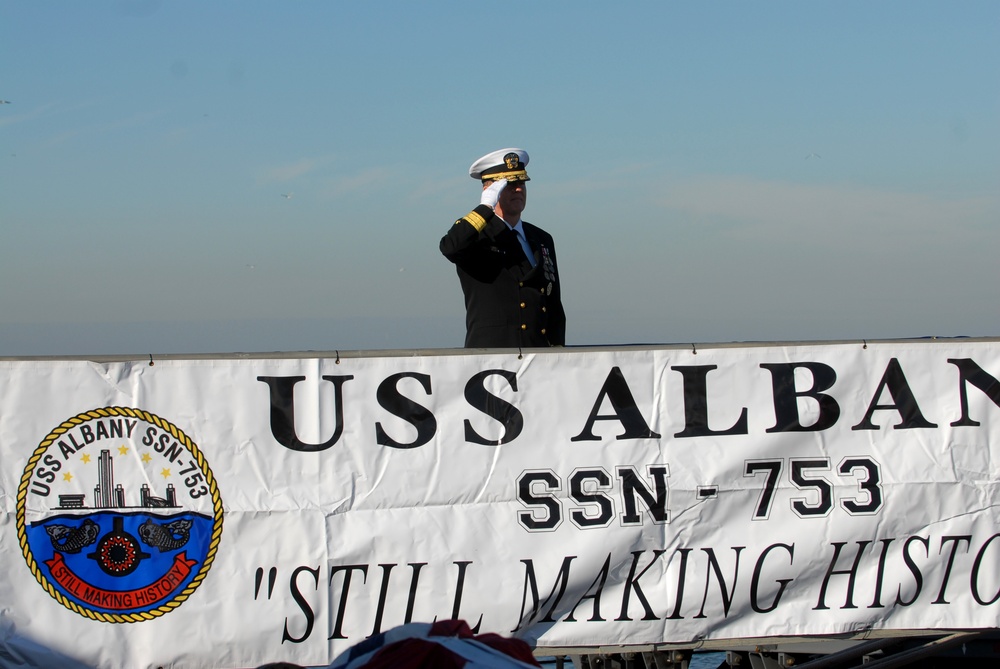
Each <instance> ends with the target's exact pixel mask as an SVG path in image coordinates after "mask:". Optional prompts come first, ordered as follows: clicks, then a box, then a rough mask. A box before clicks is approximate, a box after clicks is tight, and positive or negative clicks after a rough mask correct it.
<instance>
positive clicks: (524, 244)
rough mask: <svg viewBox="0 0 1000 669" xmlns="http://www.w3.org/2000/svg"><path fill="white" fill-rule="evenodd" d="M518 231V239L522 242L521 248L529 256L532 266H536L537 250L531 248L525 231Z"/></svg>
mask: <svg viewBox="0 0 1000 669" xmlns="http://www.w3.org/2000/svg"><path fill="white" fill-rule="evenodd" d="M516 232H517V241H519V242H521V248H522V249H524V255H526V256H528V262H530V263H531V266H532V267H534V266H535V252H534V251H532V250H531V245H530V244H528V240H527V239H525V237H524V233H522V232H520V231H516Z"/></svg>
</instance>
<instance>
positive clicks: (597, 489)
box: [569, 467, 615, 529]
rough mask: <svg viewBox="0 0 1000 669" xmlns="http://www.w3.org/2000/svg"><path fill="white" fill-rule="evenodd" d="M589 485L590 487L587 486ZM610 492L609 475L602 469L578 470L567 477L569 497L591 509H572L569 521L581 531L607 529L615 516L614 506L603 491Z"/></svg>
mask: <svg viewBox="0 0 1000 669" xmlns="http://www.w3.org/2000/svg"><path fill="white" fill-rule="evenodd" d="M588 483H590V485H588ZM608 490H611V475H610V474H608V473H607V472H606V471H604V469H601V468H597V467H595V468H592V469H578V470H576V471H574V472H573V474H572V475H570V477H569V496H570V499H572V500H573V501H574V502H577V503H579V504H581V505H587V506H590V507H592V508H593V510H592V512H591V513H587V510H586V509H583V508H577V509H573V510H572V511H571V512H570V514H569V517H570V520H571V521H573V524H574V525H576V526H577V527H579V528H581V529H588V528H592V527H607V526H608V525H609V524H610V523H611V520H612V518H614V516H615V504H614V502H613V501H612V499H611V498H610V497H609V496H608V495H607V494H605V492H604V491H608Z"/></svg>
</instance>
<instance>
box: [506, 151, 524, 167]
mask: <svg viewBox="0 0 1000 669" xmlns="http://www.w3.org/2000/svg"><path fill="white" fill-rule="evenodd" d="M503 162H504V164H505V165H506V166H507V169H508V170H512V169H514V168H516V167H517V164H518V163H519V162H521V159H520V156H518V155H517V154H516V153H508V154H507V155H506V156H504V157H503Z"/></svg>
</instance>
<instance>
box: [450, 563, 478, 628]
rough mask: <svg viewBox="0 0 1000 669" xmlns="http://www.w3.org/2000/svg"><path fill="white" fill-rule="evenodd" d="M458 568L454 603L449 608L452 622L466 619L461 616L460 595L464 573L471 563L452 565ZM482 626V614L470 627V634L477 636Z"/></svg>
mask: <svg viewBox="0 0 1000 669" xmlns="http://www.w3.org/2000/svg"><path fill="white" fill-rule="evenodd" d="M453 564H454V565H455V566H457V567H458V579H457V580H456V581H455V601H454V602H453V605H452V607H451V619H452V620H466V617H465V616H463V615H462V594H463V593H464V592H465V573H466V571H467V570H468V568H469V565H470V564H472V562H471V561H468V560H463V561H455V562H454V563H453ZM482 625H483V614H482V613H480V614H479V620H477V621H476V624H475V625H471V626H470V627H471V629H472V633H473V634H479V629H480V628H481V627H482Z"/></svg>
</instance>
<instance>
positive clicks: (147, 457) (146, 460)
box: [140, 453, 153, 465]
mask: <svg viewBox="0 0 1000 669" xmlns="http://www.w3.org/2000/svg"><path fill="white" fill-rule="evenodd" d="M140 459H141V460H142V461H143V463H144V464H147V465H148V464H149V461H150V460H152V459H153V456H152V455H150V454H149V453H143V454H142V458H140Z"/></svg>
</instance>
